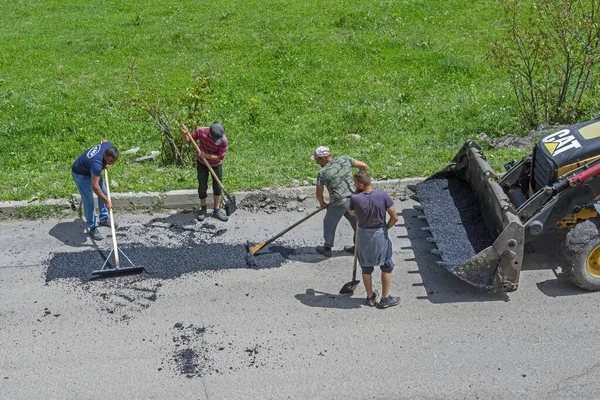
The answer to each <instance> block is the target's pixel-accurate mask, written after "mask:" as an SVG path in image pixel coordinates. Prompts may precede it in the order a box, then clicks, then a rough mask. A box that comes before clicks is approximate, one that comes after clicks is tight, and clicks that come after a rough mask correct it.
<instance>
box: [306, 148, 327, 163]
mask: <svg viewBox="0 0 600 400" xmlns="http://www.w3.org/2000/svg"><path fill="white" fill-rule="evenodd" d="M319 157H329V147H326V146H320V147H317V149H316V150H315V152H314V153H313V155H312V156H311V157H310V159H311V160H312V161H314V160H316V159H317V158H319Z"/></svg>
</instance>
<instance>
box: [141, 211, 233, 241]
mask: <svg viewBox="0 0 600 400" xmlns="http://www.w3.org/2000/svg"><path fill="white" fill-rule="evenodd" d="M197 215H198V213H196V212H194V211H192V210H183V211H180V212H177V213H175V214H171V215H169V216H168V217H164V218H153V219H151V220H150V221H148V222H147V223H145V224H144V226H145V227H146V228H160V229H165V230H168V231H170V232H172V233H175V234H181V233H184V232H191V233H200V234H207V235H209V236H210V237H219V236H222V235H224V234H225V233H226V232H227V228H218V227H217V225H215V224H214V223H213V222H216V220H211V218H210V217H207V218H206V220H205V221H203V222H199V221H197V219H196V217H197Z"/></svg>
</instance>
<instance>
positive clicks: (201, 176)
mask: <svg viewBox="0 0 600 400" xmlns="http://www.w3.org/2000/svg"><path fill="white" fill-rule="evenodd" d="M213 170H214V171H215V174H216V175H217V177H218V178H219V180H220V181H223V164H221V165H219V166H218V167H213ZM196 172H197V173H198V197H200V199H205V198H207V197H208V194H207V193H206V192H207V190H208V177H209V176H211V173H210V171H209V170H208V168H207V167H206V165H204V163H203V162H200V161H198V160H196ZM211 179H212V188H213V194H214V195H215V196H220V195H221V194H222V189H221V186H220V185H219V184H218V183H217V181H216V180H215V179H214V178H212V177H211Z"/></svg>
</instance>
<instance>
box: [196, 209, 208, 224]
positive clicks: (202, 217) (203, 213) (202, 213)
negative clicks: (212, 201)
mask: <svg viewBox="0 0 600 400" xmlns="http://www.w3.org/2000/svg"><path fill="white" fill-rule="evenodd" d="M196 218H197V219H198V221H200V222H202V221H204V220H205V219H206V208H204V207H203V208H202V209H201V210H200V212H199V213H198V216H197V217H196Z"/></svg>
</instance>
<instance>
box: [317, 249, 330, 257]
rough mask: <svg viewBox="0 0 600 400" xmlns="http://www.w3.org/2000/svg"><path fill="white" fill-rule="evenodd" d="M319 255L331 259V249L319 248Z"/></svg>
mask: <svg viewBox="0 0 600 400" xmlns="http://www.w3.org/2000/svg"><path fill="white" fill-rule="evenodd" d="M317 253H319V254H322V255H324V256H325V257H331V247H325V246H317Z"/></svg>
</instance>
